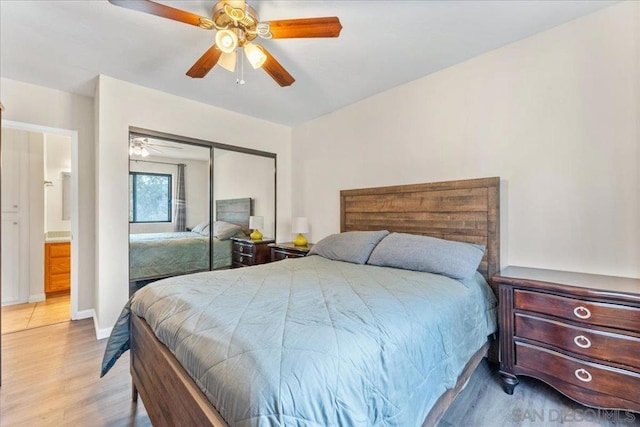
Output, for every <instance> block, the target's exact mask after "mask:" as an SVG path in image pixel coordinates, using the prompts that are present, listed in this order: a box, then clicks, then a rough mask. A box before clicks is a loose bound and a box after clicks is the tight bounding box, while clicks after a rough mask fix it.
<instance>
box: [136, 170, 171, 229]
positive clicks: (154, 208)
mask: <svg viewBox="0 0 640 427" xmlns="http://www.w3.org/2000/svg"><path fill="white" fill-rule="evenodd" d="M171 189H172V185H171V175H168V174H160V173H140V172H130V173H129V222H132V223H140V222H171V196H172V195H171Z"/></svg>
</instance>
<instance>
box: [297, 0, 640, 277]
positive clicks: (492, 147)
mask: <svg viewBox="0 0 640 427" xmlns="http://www.w3.org/2000/svg"><path fill="white" fill-rule="evenodd" d="M639 23H640V3H639V2H622V3H619V4H617V5H614V6H611V7H608V8H606V9H603V10H601V11H599V12H596V13H594V14H591V15H588V16H586V17H583V18H580V19H578V20H575V21H572V22H569V23H567V24H564V25H561V26H559V27H556V28H554V29H551V30H549V31H547V32H544V33H541V34H538V35H535V36H532V37H530V38H527V39H525V40H521V41H519V42H516V43H513V44H511V45H508V46H505V47H503V48H500V49H497V50H494V51H491V52H489V53H486V54H484V55H481V56H479V57H476V58H474V59H471V60H469V61H467V62H464V63H462V64H458V65H456V66H453V67H450V68H448V69H445V70H443V71H441V72H438V73H435V74H432V75H429V76H427V77H424V78H422V79H420V80H417V81H414V82H411V83H409V84H406V85H403V86H400V87H398V88H395V89H392V90H390V91H388V92H385V93H382V94H379V95H376V96H374V97H372V98H369V99H367V100H364V101H362V102H360V103H357V104H355V105H352V106H349V107H347V108H344V109H343V110H340V111H337V112H334V113H332V114H329V115H327V116H324V117H321V118H318V119H316V120H314V121H311V122H308V123H305V124H303V125H301V126H299V127H297V128H295V129H294V130H293V162H292V164H293V172H292V175H293V176H292V182H293V187H292V194H293V198H292V200H293V204H294V206H293V212H292V213H293V216H298V215H300V216H307V217H309V221H310V223H311V227H312V233H311V239H312V240H314V241H317V240H318V239H320V238H322V237H324V236H326V235H327V234H330V233H335V232H338V231H339V216H338V212H339V200H338V196H339V191H340V190H342V189H350V188H362V187H371V186H383V185H394V184H410V183H420V182H432V181H442V180H454V179H465V178H477V177H489V176H500V177H501V178H502V180H503V185H504V189H503V190H504V191H503V193H504V194H503V198H502V217H501V221H502V226H503V227H502V260H501V261H502V264H503V265H507V264H511V265H523V266H533V267H542V268H553V269H560V270H576V271H584V272H591V273H602V274H611V275H620V276H631V277H640V262H638V260H640V198H639V197H640V196H639V195H640V173H639V170H640V148H639V146H640V143H639V141H640V124H639V121H640V83H639V80H640V79H639V76H640V25H639ZM363 72H366V70H363ZM311 239H310V240H311Z"/></svg>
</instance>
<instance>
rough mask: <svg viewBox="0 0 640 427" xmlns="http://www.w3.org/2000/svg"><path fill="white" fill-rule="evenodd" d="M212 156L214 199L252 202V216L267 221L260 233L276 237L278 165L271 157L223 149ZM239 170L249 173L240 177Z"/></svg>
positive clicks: (217, 150)
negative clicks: (276, 172)
mask: <svg viewBox="0 0 640 427" xmlns="http://www.w3.org/2000/svg"><path fill="white" fill-rule="evenodd" d="M213 156H214V164H213V195H214V197H215V199H216V200H226V199H241V198H244V197H250V198H252V199H253V215H256V216H262V217H264V228H263V229H261V230H260V231H261V232H262V234H263V235H264V237H273V236H274V234H273V230H274V225H275V224H274V221H275V218H274V210H275V209H274V208H275V206H274V200H275V194H274V190H275V188H274V185H273V183H274V180H273V176H274V170H275V166H276V165H275V161H274V160H273V159H270V158H268V157H261V156H256V155H252V154H246V153H239V152H234V151H229V150H222V149H215V150H213ZM238 168H242V170H244V171H250V173H238ZM280 235H283V233H281V234H280ZM285 238H286V237H285Z"/></svg>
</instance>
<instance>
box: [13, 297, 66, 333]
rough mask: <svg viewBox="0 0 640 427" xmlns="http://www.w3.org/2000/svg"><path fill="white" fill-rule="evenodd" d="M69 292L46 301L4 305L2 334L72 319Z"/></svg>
mask: <svg viewBox="0 0 640 427" xmlns="http://www.w3.org/2000/svg"><path fill="white" fill-rule="evenodd" d="M70 304H71V303H70V300H69V294H64V295H56V296H53V297H49V298H47V299H46V301H41V302H34V303H28V304H16V305H7V306H4V307H2V334H3V335H4V334H8V333H11V332H16V331H21V330H24V329H31V328H37V327H40V326H45V325H52V324H54V323H60V322H65V321H68V320H70V319H71V306H70Z"/></svg>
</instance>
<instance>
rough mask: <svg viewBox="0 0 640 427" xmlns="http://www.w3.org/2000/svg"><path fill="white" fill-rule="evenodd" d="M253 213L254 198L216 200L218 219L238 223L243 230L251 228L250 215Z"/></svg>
mask: <svg viewBox="0 0 640 427" xmlns="http://www.w3.org/2000/svg"><path fill="white" fill-rule="evenodd" d="M251 215H253V199H251V198H249V197H246V198H244V199H228V200H216V218H215V219H216V221H225V222H230V223H232V224H237V225H239V226H241V227H242V230H243V231H245V232H246V231H248V230H249V217H250V216H251Z"/></svg>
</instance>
